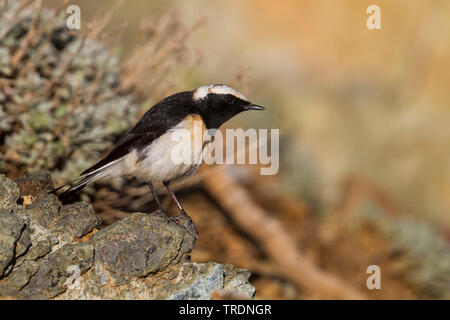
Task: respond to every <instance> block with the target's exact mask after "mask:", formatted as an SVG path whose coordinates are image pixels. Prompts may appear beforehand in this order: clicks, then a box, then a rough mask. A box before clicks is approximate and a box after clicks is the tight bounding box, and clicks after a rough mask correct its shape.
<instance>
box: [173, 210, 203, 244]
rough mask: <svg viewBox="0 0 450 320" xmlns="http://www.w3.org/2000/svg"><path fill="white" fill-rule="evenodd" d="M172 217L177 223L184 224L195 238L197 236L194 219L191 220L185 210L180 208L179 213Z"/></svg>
mask: <svg viewBox="0 0 450 320" xmlns="http://www.w3.org/2000/svg"><path fill="white" fill-rule="evenodd" d="M172 219H173V220H174V221H175V222H177V223H178V224H180V225H182V226H184V227H185V228H186V229H187V230H188V231H189V232H190V233H191V234H192V235H194V237H195V239H197V238H198V231H197V228H196V227H195V224H194V221H192V219H191V217H190V216H189V215H188V214H187V213H186V211H184V210H180V214H179V215H178V216H176V217H173V218H172Z"/></svg>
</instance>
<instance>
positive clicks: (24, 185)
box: [14, 172, 54, 197]
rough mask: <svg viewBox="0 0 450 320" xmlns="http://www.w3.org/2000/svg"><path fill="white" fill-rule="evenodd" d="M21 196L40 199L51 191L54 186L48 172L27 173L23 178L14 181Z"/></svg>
mask: <svg viewBox="0 0 450 320" xmlns="http://www.w3.org/2000/svg"><path fill="white" fill-rule="evenodd" d="M14 182H15V183H16V184H17V187H19V190H20V194H21V195H22V196H32V197H42V196H45V195H46V194H47V192H48V190H53V189H54V185H53V181H52V176H51V175H50V172H37V173H33V174H30V173H27V174H26V175H25V176H23V177H20V178H17V179H14Z"/></svg>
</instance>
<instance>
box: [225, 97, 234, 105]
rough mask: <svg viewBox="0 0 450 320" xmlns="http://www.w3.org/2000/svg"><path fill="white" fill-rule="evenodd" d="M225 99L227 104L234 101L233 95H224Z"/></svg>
mask: <svg viewBox="0 0 450 320" xmlns="http://www.w3.org/2000/svg"><path fill="white" fill-rule="evenodd" d="M225 101H226V102H227V103H228V104H232V103H233V102H234V98H233V96H226V97H225Z"/></svg>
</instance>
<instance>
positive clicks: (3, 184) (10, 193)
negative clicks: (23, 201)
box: [0, 174, 20, 208]
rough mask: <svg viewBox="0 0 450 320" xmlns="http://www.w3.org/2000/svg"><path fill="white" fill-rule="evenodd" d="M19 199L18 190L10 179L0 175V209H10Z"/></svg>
mask: <svg viewBox="0 0 450 320" xmlns="http://www.w3.org/2000/svg"><path fill="white" fill-rule="evenodd" d="M19 197H20V190H19V188H18V187H17V185H16V184H15V183H14V181H12V180H11V179H9V178H7V177H6V176H5V175H4V174H0V208H10V207H12V206H13V205H15V204H16V202H17V200H18V199H19Z"/></svg>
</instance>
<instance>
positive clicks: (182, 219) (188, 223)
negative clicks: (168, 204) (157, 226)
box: [163, 182, 198, 240]
mask: <svg viewBox="0 0 450 320" xmlns="http://www.w3.org/2000/svg"><path fill="white" fill-rule="evenodd" d="M163 184H164V186H165V187H166V189H167V191H168V192H169V194H170V196H171V197H172V199H173V200H174V201H175V203H176V204H177V206H178V209H179V210H180V212H181V214H180V215H179V216H176V217H174V218H173V220H175V221H176V222H177V223H178V224H181V225H183V226H184V227H185V228H186V229H187V230H188V232H190V233H191V234H192V235H193V236H194V239H195V240H197V238H198V231H197V228H196V227H195V224H194V221H192V219H191V217H189V215H188V214H187V213H186V211H184V209H183V207H182V206H181V203H180V201H178V199H177V197H175V193H173V191H172V188H170V186H169V183H168V182H163Z"/></svg>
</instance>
